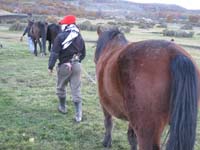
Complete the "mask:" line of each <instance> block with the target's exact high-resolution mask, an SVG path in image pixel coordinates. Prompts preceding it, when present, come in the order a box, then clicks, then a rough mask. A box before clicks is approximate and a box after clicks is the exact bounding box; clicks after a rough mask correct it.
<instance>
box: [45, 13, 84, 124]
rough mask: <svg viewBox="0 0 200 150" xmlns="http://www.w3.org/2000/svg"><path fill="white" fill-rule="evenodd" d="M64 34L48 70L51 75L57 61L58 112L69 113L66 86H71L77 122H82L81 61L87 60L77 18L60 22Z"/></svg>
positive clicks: (68, 16)
mask: <svg viewBox="0 0 200 150" xmlns="http://www.w3.org/2000/svg"><path fill="white" fill-rule="evenodd" d="M59 24H60V25H61V29H62V32H61V33H59V34H58V35H57V36H56V38H55V40H54V44H53V47H52V51H51V54H50V57H49V64H48V70H49V73H50V74H51V73H52V72H53V68H54V66H55V63H56V60H57V59H59V63H58V66H57V90H56V94H57V96H58V99H59V105H58V111H59V112H61V113H63V114H65V113H67V106H66V85H68V84H69V85H70V89H71V94H72V100H73V102H74V105H75V111H76V113H75V121H76V122H80V121H81V120H82V98H81V61H82V60H83V59H84V58H85V55H86V50H85V42H84V40H83V38H82V36H81V34H80V31H79V29H78V27H77V26H76V17H75V16H73V15H67V16H65V17H64V18H63V19H62V20H60V21H59Z"/></svg>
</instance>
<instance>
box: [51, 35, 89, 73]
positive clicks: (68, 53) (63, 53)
mask: <svg viewBox="0 0 200 150" xmlns="http://www.w3.org/2000/svg"><path fill="white" fill-rule="evenodd" d="M68 35H69V32H67V31H63V32H61V33H59V34H58V35H57V36H56V38H55V40H54V43H53V48H52V51H51V54H50V57H49V65H48V68H49V69H51V70H52V69H53V67H54V66H55V63H56V60H57V59H59V64H58V65H61V64H63V63H67V62H70V61H71V59H72V57H73V56H74V54H79V55H80V62H81V61H82V60H83V59H84V58H85V54H86V51H85V42H84V40H83V38H82V36H81V34H80V33H79V35H78V37H76V38H75V39H74V40H73V42H72V43H71V45H69V47H67V48H66V49H62V47H63V46H62V44H61V43H62V42H63V41H64V40H65V39H66V37H67V36H68Z"/></svg>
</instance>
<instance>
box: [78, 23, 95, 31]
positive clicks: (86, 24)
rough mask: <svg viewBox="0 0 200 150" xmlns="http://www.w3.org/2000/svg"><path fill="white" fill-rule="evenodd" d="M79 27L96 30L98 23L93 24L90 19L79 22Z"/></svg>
mask: <svg viewBox="0 0 200 150" xmlns="http://www.w3.org/2000/svg"><path fill="white" fill-rule="evenodd" d="M78 27H79V28H80V29H81V30H87V31H96V30H97V25H93V24H92V23H91V22H90V21H84V22H82V23H80V24H78Z"/></svg>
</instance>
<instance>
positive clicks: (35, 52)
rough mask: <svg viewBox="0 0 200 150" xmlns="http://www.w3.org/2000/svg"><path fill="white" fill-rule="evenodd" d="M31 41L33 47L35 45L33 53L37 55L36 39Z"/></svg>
mask: <svg viewBox="0 0 200 150" xmlns="http://www.w3.org/2000/svg"><path fill="white" fill-rule="evenodd" d="M33 41H34V47H35V49H34V54H35V56H37V41H36V40H33Z"/></svg>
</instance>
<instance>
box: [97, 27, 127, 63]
mask: <svg viewBox="0 0 200 150" xmlns="http://www.w3.org/2000/svg"><path fill="white" fill-rule="evenodd" d="M119 34H121V35H122V36H121V37H120V42H123V43H127V42H128V41H127V40H126V38H125V36H124V34H123V33H122V32H120V31H119V29H118V28H114V29H110V30H108V31H105V32H103V33H101V35H100V37H99V39H98V41H97V46H96V52H95V59H96V61H97V60H98V59H99V56H100V54H101V52H102V50H103V49H104V48H105V46H106V45H107V43H108V42H110V41H111V40H112V39H113V38H114V37H115V36H117V35H119Z"/></svg>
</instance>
